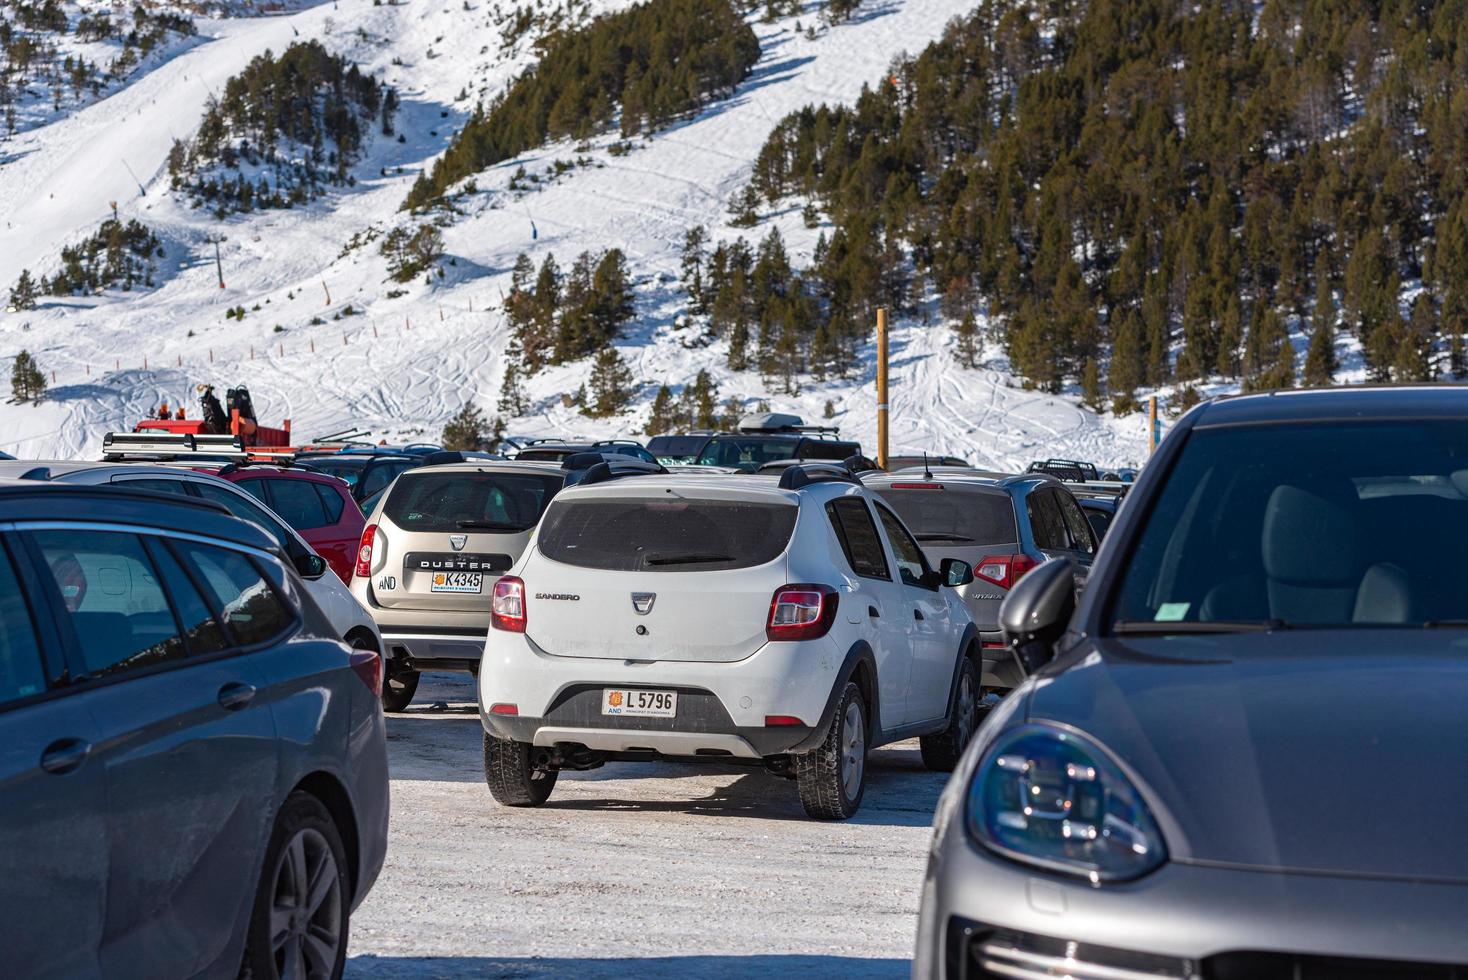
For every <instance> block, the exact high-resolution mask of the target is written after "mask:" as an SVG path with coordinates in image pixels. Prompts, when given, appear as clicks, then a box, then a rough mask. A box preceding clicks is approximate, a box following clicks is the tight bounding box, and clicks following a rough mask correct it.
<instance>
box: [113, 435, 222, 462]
mask: <svg viewBox="0 0 1468 980" xmlns="http://www.w3.org/2000/svg"><path fill="white" fill-rule="evenodd" d="M102 457H103V459H104V460H106V461H107V462H118V461H120V460H124V459H138V458H148V459H188V458H190V457H195V458H201V459H205V458H207V459H216V460H217V459H228V460H230V461H232V462H235V461H238V462H243V461H245V460H248V459H249V456H248V454H247V453H246V452H245V443H244V440H243V439H242V438H241V437H240V436H231V435H218V436H216V435H195V434H193V433H189V432H184V433H179V434H177V435H160V434H158V433H152V432H109V433H107V434H106V435H104V436H103V437H102Z"/></svg>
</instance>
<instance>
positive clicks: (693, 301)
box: [681, 225, 708, 313]
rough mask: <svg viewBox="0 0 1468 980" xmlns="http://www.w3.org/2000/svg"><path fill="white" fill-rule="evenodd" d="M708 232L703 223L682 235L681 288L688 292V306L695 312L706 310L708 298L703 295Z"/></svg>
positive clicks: (705, 311)
mask: <svg viewBox="0 0 1468 980" xmlns="http://www.w3.org/2000/svg"><path fill="white" fill-rule="evenodd" d="M707 244H708V232H707V231H706V230H705V229H704V227H703V225H695V226H694V227H692V228H689V229H688V232H687V233H686V234H685V235H684V236H683V258H682V263H681V274H682V279H683V288H684V290H686V291H687V293H688V305H689V308H690V309H692V310H693V312H695V313H707V312H708V299H707V297H706V296H705V295H704V290H703V278H704V272H703V269H704V263H706V262H707V261H708V255H707V254H706V251H705V246H706V245H707Z"/></svg>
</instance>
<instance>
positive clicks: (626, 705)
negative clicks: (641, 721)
mask: <svg viewBox="0 0 1468 980" xmlns="http://www.w3.org/2000/svg"><path fill="white" fill-rule="evenodd" d="M601 713H602V714H604V715H635V716H637V717H640V718H672V717H674V716H676V715H677V714H678V692H677V691H635V690H634V691H629V690H627V689H626V688H621V687H609V688H606V689H604V690H603V691H602V692H601Z"/></svg>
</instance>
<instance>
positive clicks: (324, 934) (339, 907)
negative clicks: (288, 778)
mask: <svg viewBox="0 0 1468 980" xmlns="http://www.w3.org/2000/svg"><path fill="white" fill-rule="evenodd" d="M350 887H351V886H350V882H349V881H348V871H347V856H346V850H345V849H344V848H343V847H342V840H341V834H340V832H339V831H338V830H337V827H336V823H335V822H334V821H333V820H332V819H331V814H330V813H328V812H327V811H326V807H325V806H323V805H322V804H321V801H320V800H318V799H316V797H314V796H312V795H310V794H309V793H292V794H291V795H290V796H289V797H287V798H286V801H285V805H284V806H282V807H281V808H280V814H279V815H278V816H277V817H276V818H275V829H274V830H273V831H272V832H271V834H270V846H269V847H268V848H266V851H265V864H264V867H263V868H262V870H261V872H260V884H259V885H258V886H257V887H256V889H255V902H254V908H253V911H252V912H251V915H250V928H249V932H248V933H246V936H245V961H244V964H243V968H242V970H241V971H240V972H241V974H242V975H244V976H248V977H250V978H251V980H281V978H284V977H293V978H300V980H337V978H338V977H340V976H341V975H342V966H343V964H344V963H345V962H346V955H347V927H348V918H349V914H350V913H349V911H348V910H349V909H350V907H351V898H352V896H351V893H350Z"/></svg>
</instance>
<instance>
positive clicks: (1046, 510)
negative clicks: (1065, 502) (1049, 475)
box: [1025, 489, 1070, 551]
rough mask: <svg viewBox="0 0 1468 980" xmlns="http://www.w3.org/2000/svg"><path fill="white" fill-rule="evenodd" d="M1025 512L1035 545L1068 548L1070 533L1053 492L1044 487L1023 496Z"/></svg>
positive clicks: (1067, 549) (1060, 548) (1052, 548)
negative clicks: (1028, 518)
mask: <svg viewBox="0 0 1468 980" xmlns="http://www.w3.org/2000/svg"><path fill="white" fill-rule="evenodd" d="M1025 512H1026V513H1027V514H1029V516H1030V530H1031V531H1032V532H1033V533H1034V535H1035V545H1036V546H1037V547H1040V548H1044V549H1045V550H1047V551H1069V550H1070V534H1069V533H1068V532H1067V531H1066V529H1065V518H1064V517H1063V516H1061V513H1060V505H1059V504H1057V503H1056V501H1055V494H1054V493H1053V492H1051V491H1050V490H1048V489H1044V490H1036V491H1035V492H1034V493H1032V494H1030V495H1029V496H1028V497H1026V498H1025Z"/></svg>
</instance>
